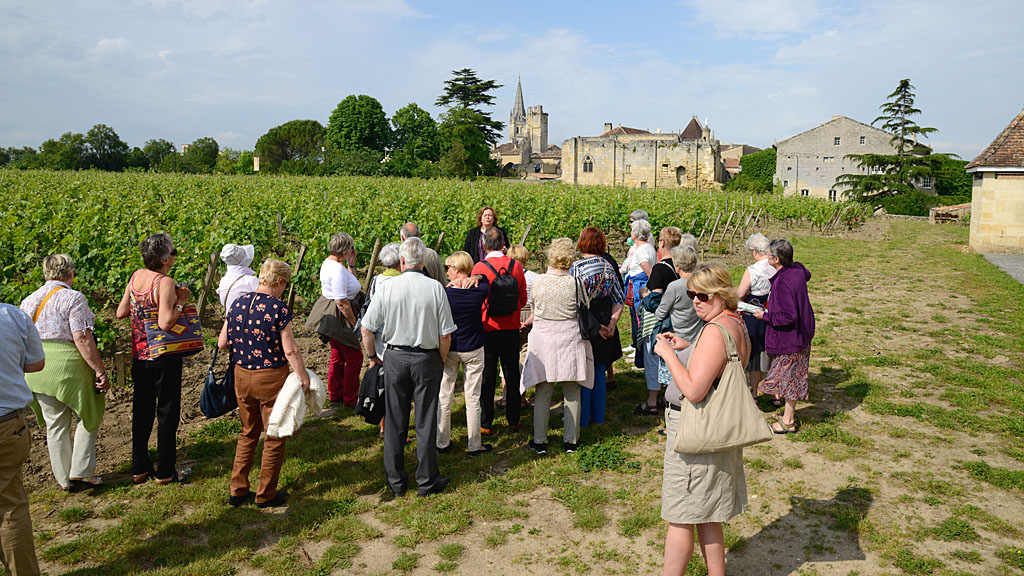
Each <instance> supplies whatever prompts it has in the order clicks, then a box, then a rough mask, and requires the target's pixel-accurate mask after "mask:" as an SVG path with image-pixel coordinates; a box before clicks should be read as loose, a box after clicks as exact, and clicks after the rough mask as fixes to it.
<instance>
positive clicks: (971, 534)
mask: <svg viewBox="0 0 1024 576" xmlns="http://www.w3.org/2000/svg"><path fill="white" fill-rule="evenodd" d="M931 533H932V535H933V536H935V537H936V538H938V539H939V540H944V541H946V542H977V541H978V540H979V539H980V538H981V537H980V536H978V531H977V530H975V529H974V526H971V523H970V522H968V521H966V520H964V519H963V518H960V517H958V516H950V517H949V518H946V519H945V520H943V521H942V523H941V524H939V525H938V526H936V527H935V528H933V529H932V530H931Z"/></svg>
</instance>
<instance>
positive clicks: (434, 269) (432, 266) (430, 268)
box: [399, 222, 448, 286]
mask: <svg viewBox="0 0 1024 576" xmlns="http://www.w3.org/2000/svg"><path fill="white" fill-rule="evenodd" d="M399 235H400V236H401V237H402V242H405V241H406V240H408V239H409V238H419V237H420V227H419V226H417V225H416V223H415V222H406V223H405V226H402V230H401V231H400V232H399ZM424 248H425V250H426V251H425V252H424V254H423V272H424V273H425V274H426V275H427V277H428V278H433V279H434V280H437V281H438V282H440V283H441V285H442V286H444V285H445V284H447V280H448V276H447V275H446V274H445V270H444V266H442V265H441V256H440V255H439V254H438V253H437V252H436V251H435V250H434V249H433V248H427V247H426V245H424Z"/></svg>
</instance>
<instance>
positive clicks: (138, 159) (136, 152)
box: [126, 146, 149, 171]
mask: <svg viewBox="0 0 1024 576" xmlns="http://www.w3.org/2000/svg"><path fill="white" fill-rule="evenodd" d="M126 167H127V168H131V169H132V170H139V171H144V170H146V168H149V157H148V156H146V153H145V152H143V151H142V148H139V147H138V146H136V147H134V148H132V151H131V152H129V153H128V160H127V164H126Z"/></svg>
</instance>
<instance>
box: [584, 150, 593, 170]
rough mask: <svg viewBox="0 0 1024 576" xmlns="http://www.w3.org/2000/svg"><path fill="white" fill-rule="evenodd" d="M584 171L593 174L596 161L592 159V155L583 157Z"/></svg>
mask: <svg viewBox="0 0 1024 576" xmlns="http://www.w3.org/2000/svg"><path fill="white" fill-rule="evenodd" d="M583 171H584V172H593V171H594V159H593V158H591V157H590V154H587V155H586V156H584V157H583Z"/></svg>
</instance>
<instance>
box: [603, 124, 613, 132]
mask: <svg viewBox="0 0 1024 576" xmlns="http://www.w3.org/2000/svg"><path fill="white" fill-rule="evenodd" d="M611 131H612V123H611V122H605V123H604V132H601V133H602V134H604V133H605V132H611Z"/></svg>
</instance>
